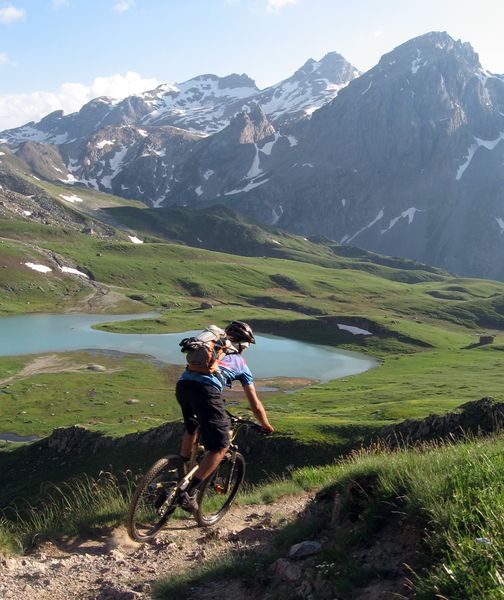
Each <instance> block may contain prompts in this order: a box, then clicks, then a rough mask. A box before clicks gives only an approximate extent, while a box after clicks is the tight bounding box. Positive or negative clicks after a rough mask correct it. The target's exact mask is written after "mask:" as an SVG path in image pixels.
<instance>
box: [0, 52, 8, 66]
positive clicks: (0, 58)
mask: <svg viewBox="0 0 504 600" xmlns="http://www.w3.org/2000/svg"><path fill="white" fill-rule="evenodd" d="M8 62H9V57H8V56H7V54H5V52H0V65H5V64H6V63H8Z"/></svg>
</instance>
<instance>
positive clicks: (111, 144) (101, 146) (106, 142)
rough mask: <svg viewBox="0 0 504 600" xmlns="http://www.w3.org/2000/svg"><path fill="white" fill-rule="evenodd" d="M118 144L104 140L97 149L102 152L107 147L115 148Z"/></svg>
mask: <svg viewBox="0 0 504 600" xmlns="http://www.w3.org/2000/svg"><path fill="white" fill-rule="evenodd" d="M115 143H116V141H115V140H102V141H101V142H98V143H97V144H96V147H97V148H98V149H100V150H103V148H105V146H113V145H114V144H115Z"/></svg>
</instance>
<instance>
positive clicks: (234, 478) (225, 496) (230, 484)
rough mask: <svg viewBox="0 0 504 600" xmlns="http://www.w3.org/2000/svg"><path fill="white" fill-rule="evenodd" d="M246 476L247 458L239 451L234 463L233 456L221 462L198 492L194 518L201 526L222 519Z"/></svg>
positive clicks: (213, 523)
mask: <svg viewBox="0 0 504 600" xmlns="http://www.w3.org/2000/svg"><path fill="white" fill-rule="evenodd" d="M230 474H231V480H230V479H229V477H230ZM244 477H245V459H244V458H243V456H242V455H241V454H240V453H239V452H237V453H236V455H235V462H234V465H233V463H232V458H231V456H228V457H226V458H225V459H224V460H223V461H222V462H221V464H220V465H219V466H218V467H217V469H216V471H215V472H214V473H213V474H212V475H211V476H210V477H209V478H208V479H207V480H206V481H205V482H204V483H203V484H202V487H201V488H200V491H199V494H198V510H197V511H196V513H195V514H194V518H195V519H196V521H197V523H198V525H199V526H200V527H210V526H211V525H215V523H217V522H218V521H220V520H221V519H222V517H223V516H224V515H225V514H226V513H227V511H228V510H229V508H230V507H231V504H232V503H233V500H234V499H235V496H236V494H237V493H238V490H239V489H240V486H241V484H242V483H243V479H244Z"/></svg>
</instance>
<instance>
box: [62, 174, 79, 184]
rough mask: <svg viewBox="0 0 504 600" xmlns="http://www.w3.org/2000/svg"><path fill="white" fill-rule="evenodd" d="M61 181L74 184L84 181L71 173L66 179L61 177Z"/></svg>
mask: <svg viewBox="0 0 504 600" xmlns="http://www.w3.org/2000/svg"><path fill="white" fill-rule="evenodd" d="M60 181H61V183H66V184H68V185H73V184H74V183H82V182H81V181H80V180H79V179H77V178H76V177H74V176H73V175H72V174H71V173H69V174H68V175H67V177H66V179H60Z"/></svg>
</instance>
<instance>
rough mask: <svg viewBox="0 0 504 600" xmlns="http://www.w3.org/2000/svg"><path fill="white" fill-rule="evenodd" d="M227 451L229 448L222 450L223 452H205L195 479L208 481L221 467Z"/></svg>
mask: <svg viewBox="0 0 504 600" xmlns="http://www.w3.org/2000/svg"><path fill="white" fill-rule="evenodd" d="M227 451H228V449H227V448H222V449H221V450H209V451H208V452H205V456H204V457H203V460H202V461H201V463H200V466H199V468H198V470H197V471H196V473H195V474H194V477H195V478H198V479H199V480H200V481H203V479H206V478H207V477H208V476H209V475H211V474H212V473H213V472H214V471H215V469H216V468H217V467H218V466H219V465H220V463H221V461H222V459H223V458H224V457H225V456H226V452H227Z"/></svg>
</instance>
